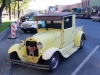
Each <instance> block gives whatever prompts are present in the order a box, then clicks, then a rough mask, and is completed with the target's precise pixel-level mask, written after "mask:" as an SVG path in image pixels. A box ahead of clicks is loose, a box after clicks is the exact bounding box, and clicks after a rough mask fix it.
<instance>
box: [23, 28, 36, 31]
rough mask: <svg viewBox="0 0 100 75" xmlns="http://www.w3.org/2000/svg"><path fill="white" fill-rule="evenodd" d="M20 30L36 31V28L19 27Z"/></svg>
mask: <svg viewBox="0 0 100 75" xmlns="http://www.w3.org/2000/svg"><path fill="white" fill-rule="evenodd" d="M21 30H26V31H36V28H21Z"/></svg>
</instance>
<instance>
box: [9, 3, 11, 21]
mask: <svg viewBox="0 0 100 75" xmlns="http://www.w3.org/2000/svg"><path fill="white" fill-rule="evenodd" d="M9 20H11V5H9Z"/></svg>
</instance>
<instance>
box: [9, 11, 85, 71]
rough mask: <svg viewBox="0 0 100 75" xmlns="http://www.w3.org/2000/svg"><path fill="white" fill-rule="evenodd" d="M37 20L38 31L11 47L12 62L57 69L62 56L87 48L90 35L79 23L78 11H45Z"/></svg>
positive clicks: (65, 56) (50, 69)
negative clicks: (85, 43) (86, 33)
mask: <svg viewBox="0 0 100 75" xmlns="http://www.w3.org/2000/svg"><path fill="white" fill-rule="evenodd" d="M35 21H37V32H38V33H36V34H35V35H33V36H31V37H29V38H27V39H26V40H25V41H24V40H19V43H18V44H14V45H13V46H11V47H10V48H9V50H8V53H9V54H10V59H9V61H10V62H11V63H14V64H20V65H25V66H29V67H32V68H36V69H46V70H49V71H55V70H56V69H57V68H58V66H59V64H60V58H61V57H64V58H68V57H69V56H71V55H72V54H73V53H75V52H76V51H77V50H79V49H82V48H83V46H84V42H85V40H86V36H85V33H84V32H83V27H82V26H81V27H77V26H75V14H73V13H68V12H61V13H50V14H43V15H40V16H36V18H35ZM38 21H43V22H44V24H38Z"/></svg>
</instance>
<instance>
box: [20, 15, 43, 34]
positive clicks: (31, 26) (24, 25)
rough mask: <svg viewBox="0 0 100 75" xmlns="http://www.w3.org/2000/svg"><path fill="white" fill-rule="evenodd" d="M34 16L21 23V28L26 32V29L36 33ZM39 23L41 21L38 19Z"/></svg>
mask: <svg viewBox="0 0 100 75" xmlns="http://www.w3.org/2000/svg"><path fill="white" fill-rule="evenodd" d="M34 19H35V16H32V17H31V18H29V19H28V20H27V21H25V22H23V23H22V24H21V30H22V31H23V32H24V33H26V32H27V31H30V32H34V33H37V26H36V21H34ZM38 22H39V24H42V21H38Z"/></svg>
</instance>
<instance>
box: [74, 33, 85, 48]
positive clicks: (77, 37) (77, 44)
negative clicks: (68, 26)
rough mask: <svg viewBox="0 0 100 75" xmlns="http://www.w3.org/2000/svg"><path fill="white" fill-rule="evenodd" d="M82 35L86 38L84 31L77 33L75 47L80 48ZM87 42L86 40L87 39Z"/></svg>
mask: <svg viewBox="0 0 100 75" xmlns="http://www.w3.org/2000/svg"><path fill="white" fill-rule="evenodd" d="M82 35H84V37H85V34H84V32H83V31H78V32H76V34H75V38H74V43H75V46H80V40H81V37H82ZM85 40H86V37H85Z"/></svg>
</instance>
